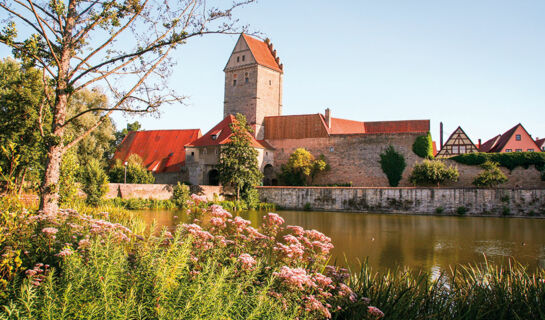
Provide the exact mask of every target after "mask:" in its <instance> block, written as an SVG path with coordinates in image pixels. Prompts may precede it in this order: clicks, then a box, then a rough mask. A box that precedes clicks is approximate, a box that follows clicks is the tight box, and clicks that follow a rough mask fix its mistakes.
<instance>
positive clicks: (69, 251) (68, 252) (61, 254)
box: [56, 248, 74, 258]
mask: <svg viewBox="0 0 545 320" xmlns="http://www.w3.org/2000/svg"><path fill="white" fill-rule="evenodd" d="M72 253H74V252H73V251H72V249H70V248H65V249H64V250H62V251H61V252H59V253H57V254H56V256H57V257H61V258H64V257H68V256H69V255H71V254H72Z"/></svg>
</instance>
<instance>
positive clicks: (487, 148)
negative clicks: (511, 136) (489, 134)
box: [479, 134, 501, 152]
mask: <svg viewBox="0 0 545 320" xmlns="http://www.w3.org/2000/svg"><path fill="white" fill-rule="evenodd" d="M500 138H501V134H498V135H497V136H495V137H494V138H492V139H490V140H488V141H486V142H484V143H483V144H481V146H480V147H479V151H480V152H489V151H490V150H491V149H492V148H493V147H494V146H495V145H496V143H497V142H498V140H499V139H500Z"/></svg>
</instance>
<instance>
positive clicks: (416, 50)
mask: <svg viewBox="0 0 545 320" xmlns="http://www.w3.org/2000/svg"><path fill="white" fill-rule="evenodd" d="M235 14H236V15H237V16H238V17H239V18H240V21H241V23H242V24H249V25H250V28H251V29H252V30H255V31H260V32H262V33H263V34H264V35H265V36H267V37H269V38H270V39H271V40H272V42H273V43H274V45H275V48H276V49H277V51H278V55H279V56H280V58H281V60H282V62H283V63H284V71H285V73H284V99H283V104H284V114H303V113H317V112H323V110H324V109H325V108H326V107H329V108H331V109H332V112H333V116H334V117H339V118H346V119H353V120H360V121H379V120H404V119H430V120H431V129H432V134H433V138H434V140H437V141H438V140H439V137H438V132H439V129H438V128H439V122H440V121H443V122H444V124H445V135H446V137H445V139H446V138H447V137H448V135H450V133H451V132H452V131H453V130H454V129H455V128H456V127H457V126H458V125H461V126H462V128H464V130H465V131H466V132H467V133H468V134H469V136H470V137H471V138H472V139H473V140H474V142H475V143H476V142H477V139H478V138H482V139H483V140H485V139H488V138H491V137H492V136H494V135H496V134H498V133H502V132H504V131H506V130H507V129H509V128H511V127H512V126H514V125H515V124H517V123H519V122H520V123H522V124H523V125H524V126H525V127H526V129H527V130H528V131H529V132H530V134H532V135H533V136H534V137H536V136H538V137H545V1H543V0H524V1H506V0H500V1H498V0H495V1H492V0H479V1H474V0H473V1H465V0H458V1H431V0H430V1H417V0H414V1H402V0H399V1H320V0H318V1H312V2H308V1H285V0H277V1H272V0H267V1H264V0H262V1H259V2H258V3H256V4H253V5H251V6H249V7H246V8H244V9H242V10H239V11H237V12H235ZM236 39H237V37H236V36H210V37H206V38H200V39H196V40H192V41H190V42H189V43H188V44H187V45H185V46H184V47H181V48H180V49H179V50H178V51H177V52H176V58H177V60H178V65H177V66H176V67H175V72H174V76H173V78H172V81H171V84H172V87H173V88H175V89H176V90H177V91H178V92H179V93H181V94H184V95H187V96H188V99H187V100H186V105H177V106H167V107H165V108H164V109H163V112H162V114H161V116H160V117H159V118H156V117H145V118H125V117H123V116H115V117H114V119H115V121H116V123H117V124H118V126H120V127H121V126H124V125H125V123H126V122H127V121H134V120H138V121H140V122H141V123H142V124H143V127H144V129H183V128H200V129H201V130H203V133H204V132H206V131H207V130H209V129H210V128H211V127H212V126H213V125H214V124H216V123H217V122H219V121H220V120H221V118H222V112H223V82H224V74H223V71H222V70H223V67H224V66H225V63H226V62H227V58H228V57H229V54H230V53H231V50H232V49H233V46H234V45H235V42H236ZM2 52H5V50H3V51H2ZM2 52H0V53H2Z"/></svg>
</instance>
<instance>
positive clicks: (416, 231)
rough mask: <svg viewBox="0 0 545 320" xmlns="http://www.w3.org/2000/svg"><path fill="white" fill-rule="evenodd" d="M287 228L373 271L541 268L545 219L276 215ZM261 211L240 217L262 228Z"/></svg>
mask: <svg viewBox="0 0 545 320" xmlns="http://www.w3.org/2000/svg"><path fill="white" fill-rule="evenodd" d="M140 213H141V214H142V217H143V218H144V219H145V220H146V221H147V222H148V223H150V224H151V223H153V221H154V220H155V221H156V223H157V224H158V225H159V226H167V227H169V228H171V229H174V228H175V226H176V225H177V224H178V223H183V222H186V220H187V217H186V216H185V214H184V213H182V212H180V211H157V210H153V211H152V210H150V211H140ZM278 213H279V214H280V215H281V216H282V217H283V218H284V219H285V220H286V223H287V224H292V225H300V226H302V227H303V228H305V229H316V230H318V231H321V232H323V233H324V234H326V235H328V236H329V237H331V238H332V241H333V244H334V245H335V249H334V250H333V256H334V258H333V259H337V262H338V263H342V264H344V262H345V256H346V259H347V260H348V262H349V264H350V265H352V266H357V265H358V262H357V261H358V259H359V260H363V259H366V258H368V259H369V262H370V264H371V265H372V266H373V268H377V269H382V270H384V269H385V268H394V267H398V266H401V267H404V266H407V267H411V268H417V269H424V270H427V271H432V272H437V271H438V270H445V269H447V268H448V267H449V266H454V265H456V264H460V263H463V264H466V263H482V262H484V258H483V254H484V255H486V257H487V259H488V260H489V261H493V262H496V263H507V262H508V258H509V257H514V258H515V259H517V260H518V261H519V262H521V263H523V264H525V265H528V266H529V267H530V268H531V269H535V268H536V267H537V266H540V267H542V268H545V219H518V218H493V217H447V216H442V217H434V216H417V215H396V214H364V213H343V212H312V211H306V212H302V211H279V212H278ZM263 214H264V213H262V212H243V213H241V214H240V215H241V216H242V217H243V218H245V219H248V220H250V221H252V226H254V227H257V226H258V225H259V224H260V223H261V217H262V216H263Z"/></svg>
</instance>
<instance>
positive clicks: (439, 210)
mask: <svg viewBox="0 0 545 320" xmlns="http://www.w3.org/2000/svg"><path fill="white" fill-rule="evenodd" d="M444 211H445V208H443V207H437V208H435V213H437V214H441V213H443V212H444Z"/></svg>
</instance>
